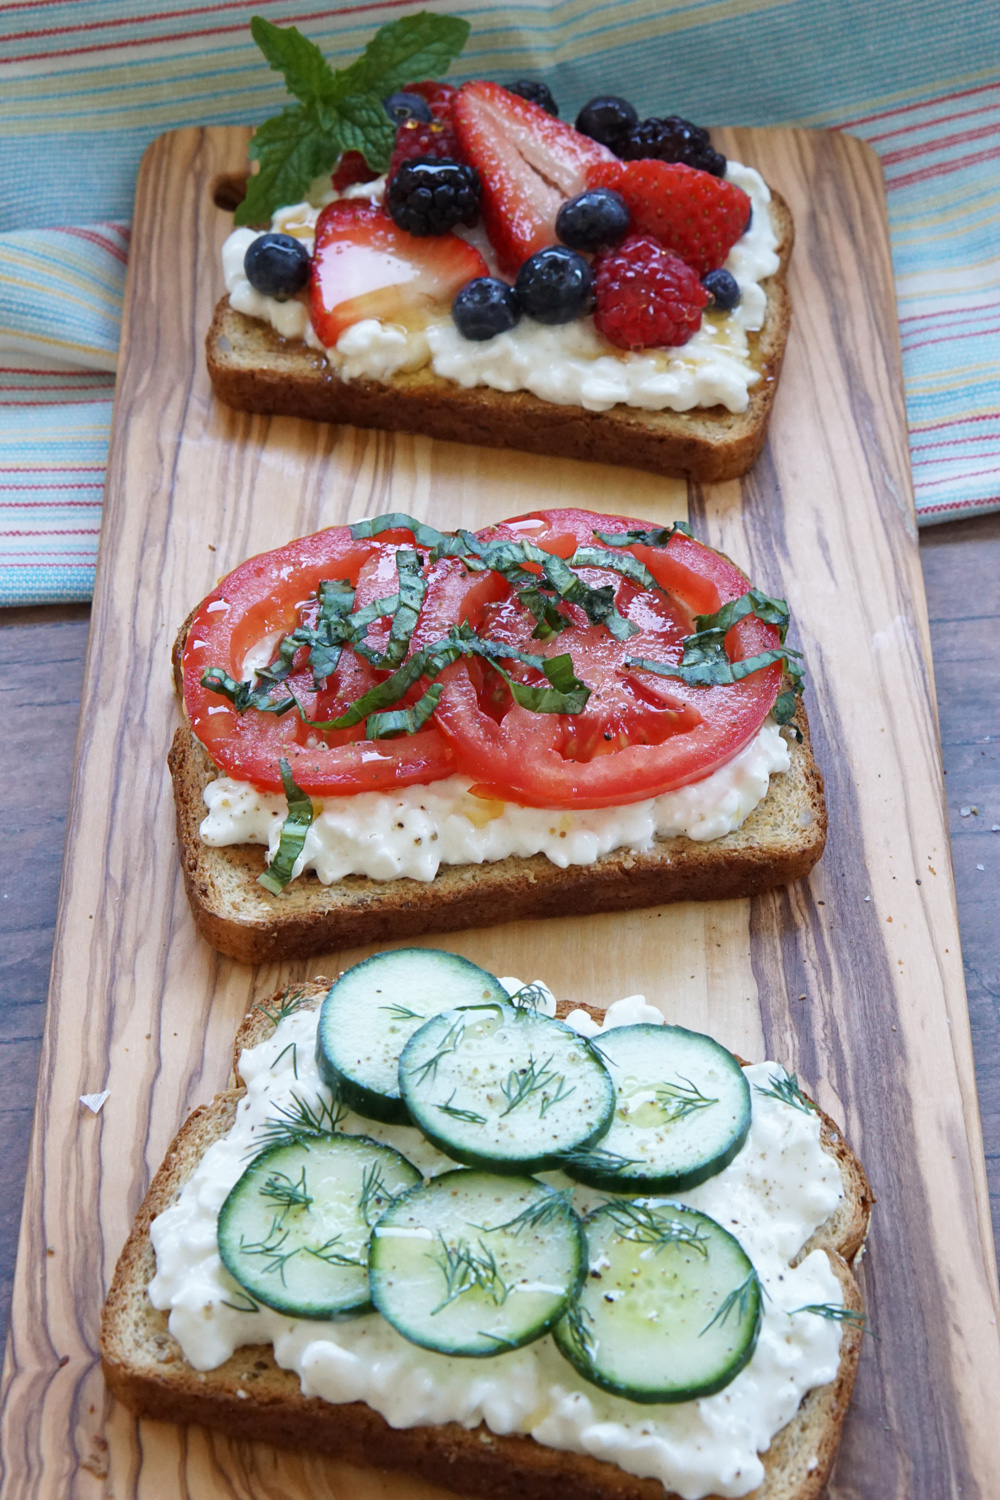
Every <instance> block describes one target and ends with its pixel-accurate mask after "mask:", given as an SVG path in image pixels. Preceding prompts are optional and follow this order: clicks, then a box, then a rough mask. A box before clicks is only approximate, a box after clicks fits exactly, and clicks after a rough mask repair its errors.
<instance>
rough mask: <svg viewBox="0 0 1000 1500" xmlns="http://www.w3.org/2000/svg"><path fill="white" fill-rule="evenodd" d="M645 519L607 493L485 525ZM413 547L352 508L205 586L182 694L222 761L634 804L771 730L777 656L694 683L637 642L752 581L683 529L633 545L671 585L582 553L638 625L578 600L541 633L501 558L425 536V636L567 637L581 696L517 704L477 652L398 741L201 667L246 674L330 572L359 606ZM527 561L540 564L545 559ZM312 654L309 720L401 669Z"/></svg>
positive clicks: (552, 536)
mask: <svg viewBox="0 0 1000 1500" xmlns="http://www.w3.org/2000/svg"><path fill="white" fill-rule="evenodd" d="M632 529H635V530H654V529H655V528H654V527H653V526H651V525H650V523H648V522H643V521H636V520H628V519H625V518H623V517H620V516H609V515H602V514H598V513H595V512H592V511H583V510H573V509H567V510H546V511H535V512H532V513H531V514H529V515H526V516H520V517H515V518H514V519H513V520H510V521H505V522H502V523H501V524H500V525H497V526H493V527H490V528H487V529H486V530H484V531H481V532H479V533H478V537H479V540H481V541H500V540H510V541H517V540H522V541H530V542H533V543H534V544H535V545H536V546H537V547H539V548H541V549H542V550H543V551H546V552H550V553H556V554H558V555H559V556H560V557H563V558H568V557H570V556H571V555H572V554H573V553H574V552H575V551H576V550H577V549H578V548H579V547H581V546H587V547H602V546H604V545H605V544H604V543H602V542H601V541H600V539H599V538H598V537H597V536H596V535H595V533H598V532H607V533H621V532H623V531H625V530H632ZM402 547H405V548H407V549H411V550H412V549H414V547H415V543H414V539H413V534H412V532H410V531H408V530H407V529H406V528H405V527H400V528H396V529H393V530H391V531H389V530H387V531H384V532H382V533H381V534H380V535H379V537H378V538H376V539H363V540H356V539H354V538H353V537H352V535H351V532H350V530H349V529H348V528H347V527H333V528H331V529H330V530H328V531H323V532H318V533H316V534H315V535H314V536H308V537H303V538H301V539H300V540H298V541H295V542H291V543H289V544H288V545H287V546H285V547H279V548H278V549H276V550H275V551H273V552H267V553H262V554H261V555H260V556H258V557H254V558H251V559H250V560H249V561H248V562H245V563H243V564H242V566H241V567H239V568H237V569H236V570H235V571H234V572H232V573H230V574H229V575H228V576H227V577H226V578H224V579H223V580H222V582H221V583H220V584H219V586H218V587H217V588H216V589H215V591H214V592H213V593H212V594H210V595H209V596H208V598H207V599H206V600H204V601H203V603H202V604H201V605H200V606H199V608H198V610H197V611H196V613H195V615H194V616H193V618H192V621H191V625H190V627H189V629H188V633H187V640H186V645H185V650H184V659H183V672H184V699H185V705H186V707H187V711H188V715H189V718H190V722H191V727H192V729H193V731H194V733H195V735H196V736H197V737H198V739H199V740H201V742H202V743H203V744H204V745H205V747H206V749H207V750H208V752H209V754H210V755H211V756H212V759H213V760H214V761H215V763H216V764H217V765H218V766H219V767H220V769H221V770H223V771H224V772H226V773H227V774H228V775H230V776H233V777H235V778H236V779H238V780H241V781H249V782H251V783H252V784H253V785H254V786H256V787H258V788H260V789H264V790H273V791H280V790H281V789H282V783H281V777H280V772H279V761H280V760H281V759H282V758H285V759H287V760H288V762H289V764H290V766H291V770H292V775H293V776H294V778H295V780H296V782H297V783H298V785H299V786H300V787H302V788H303V790H305V791H306V792H309V793H311V794H313V795H316V796H337V795H348V794H350V793H354V792H360V791H378V790H382V789H387V788H390V787H393V786H406V785H411V784H423V783H429V782H432V781H436V780H438V779H440V778H441V777H444V776H448V775H450V774H452V773H453V772H456V771H460V772H462V773H464V774H466V775H468V776H471V777H472V778H473V780H474V781H475V782H477V783H479V784H480V785H482V786H483V787H485V788H488V789H490V791H491V792H492V793H493V794H495V795H496V796H498V797H501V798H503V799H504V800H511V801H516V802H521V803H525V804H527V805H529V806H538V807H550V808H564V807H580V808H584V807H608V806H618V805H623V804H626V803H629V802H636V801H640V800H642V799H644V798H647V797H652V796H655V795H657V794H658V793H660V792H665V791H670V790H672V789H674V788H676V787H680V786H684V785H686V784H687V783H688V782H692V781H697V780H700V779H701V778H703V777H705V776H707V775H709V774H710V773H711V772H712V771H713V770H715V769H716V767H718V766H720V765H723V764H724V763H725V762H726V761H728V760H730V759H731V758H732V757H733V756H734V755H735V754H736V753H737V752H738V751H739V750H740V749H741V748H742V747H743V746H744V745H746V744H747V743H748V742H749V741H750V740H751V739H752V738H753V737H754V735H755V734H756V733H757V732H758V730H759V729H760V727H761V725H762V723H763V722H764V719H765V718H766V716H767V714H768V713H769V712H770V710H771V708H772V707H773V705H774V700H775V698H776V696H777V693H778V690H779V687H780V683H781V677H782V666H781V663H780V662H777V663H774V664H773V665H771V666H769V667H766V668H764V669H763V670H761V671H758V672H755V673H753V674H752V675H751V676H749V677H746V678H744V679H743V681H741V682H737V683H734V684H730V685H724V686H716V687H690V686H688V685H687V684H686V683H684V682H682V681H681V680H680V679H677V678H662V677H659V676H657V675H655V674H654V673H652V672H650V671H648V670H644V669H642V668H639V667H636V666H634V665H633V664H632V660H634V659H636V658H646V659H649V660H652V661H657V662H678V661H679V660H680V658H681V654H682V651H683V642H684V639H685V637H686V636H688V635H690V634H691V632H692V629H693V619H694V616H695V615H698V614H712V613H714V612H715V611H716V610H718V609H719V608H720V607H721V605H722V604H724V603H726V602H727V601H729V600H731V599H735V598H738V597H739V596H740V595H742V594H744V593H745V592H746V590H747V580H746V578H745V577H744V575H743V574H742V573H741V572H740V571H739V569H738V568H737V567H735V565H734V564H733V563H731V562H729V560H728V559H727V558H725V557H722V556H721V555H720V554H719V553H717V552H713V551H712V550H711V549H710V548H708V547H705V546H703V545H702V544H701V543H700V542H696V541H694V540H693V539H691V538H690V537H687V536H685V535H683V534H682V533H675V534H674V536H673V537H672V538H671V539H670V541H669V544H668V545H667V546H666V547H652V546H644V545H642V544H640V543H635V544H633V545H631V546H629V547H628V548H627V549H624V550H627V551H628V552H629V553H631V554H632V556H633V557H635V558H637V559H638V560H639V561H640V562H642V563H644V564H645V565H646V567H647V568H648V569H649V572H650V573H651V574H652V575H653V577H654V578H655V579H656V581H657V583H658V585H659V586H660V588H659V589H657V590H650V589H646V588H643V587H642V586H640V585H638V584H636V583H634V582H632V581H631V580H628V579H626V578H624V577H623V576H622V575H621V574H620V573H618V572H617V571H615V570H614V569H611V568H607V567H604V566H601V565H587V566H581V567H578V568H577V569H576V571H577V572H578V573H579V575H580V576H581V578H582V579H583V581H584V582H585V583H587V584H588V585H590V586H591V587H607V586H610V588H611V590H612V591H613V596H614V601H615V606H616V608H617V610H618V611H619V613H620V614H621V615H623V616H624V617H625V618H626V619H628V620H629V621H630V622H631V623H632V624H633V625H635V626H636V627H637V629H636V633H635V634H633V635H632V636H631V637H629V638H628V639H626V640H625V641H619V640H617V639H616V638H615V637H614V636H613V635H612V634H611V632H610V631H609V630H608V629H607V628H606V627H605V626H604V625H595V624H593V623H592V622H591V621H590V620H589V619H588V618H587V616H586V615H585V613H584V612H583V610H582V609H581V608H580V607H579V606H577V605H575V604H568V603H566V602H565V601H563V602H561V603H560V604H559V610H560V612H561V614H562V615H563V617H564V619H565V620H566V621H567V626H566V628H565V629H563V630H562V631H560V632H559V633H558V634H556V635H554V636H552V637H550V638H549V639H548V640H537V639H535V637H534V634H533V632H534V629H535V620H534V618H533V616H532V615H531V614H530V613H529V612H528V611H527V610H526V609H525V608H524V607H523V606H522V605H521V603H520V602H519V601H518V599H517V597H516V594H515V588H514V586H513V585H511V584H510V583H508V582H507V580H506V579H505V578H504V577H503V576H502V575H501V574H500V573H497V572H492V571H474V570H473V569H470V568H468V567H466V565H465V563H464V562H463V561H462V560H461V559H460V558H455V557H444V558H442V559H440V560H439V561H437V562H435V563H433V564H431V565H428V564H427V561H426V558H427V552H426V548H420V547H417V548H416V550H417V551H418V552H419V553H420V555H421V556H422V557H423V558H424V559H425V581H426V592H425V596H424V602H423V606H422V608H421V611H420V616H419V619H418V620H417V623H416V626H415V629H414V631H413V634H412V637H411V641H410V647H409V649H410V651H411V652H412V651H416V650H418V649H419V648H420V647H422V646H425V645H429V644H432V643H434V642H437V641H440V640H441V639H442V638H443V637H445V636H447V634H448V631H449V629H450V628H451V626H452V625H455V624H459V623H462V622H468V623H469V624H471V625H472V626H473V628H474V629H475V630H476V631H477V633H478V634H479V636H480V638H481V639H489V640H490V641H492V642H494V643H496V642H499V643H501V644H504V645H507V646H509V647H510V649H511V650H512V651H514V652H520V653H527V654H530V655H533V656H536V657H537V656H549V657H551V656H561V655H563V654H565V653H567V652H568V653H569V654H570V656H571V658H572V662H573V667H574V670H575V672H576V675H577V677H579V678H580V679H582V681H584V682H585V683H586V684H587V686H588V687H589V688H590V690H591V692H590V698H589V701H588V702H587V704H586V706H585V707H584V709H583V710H582V712H580V713H578V714H572V715H571V714H552V713H536V712H533V711H531V710H529V709H526V708H523V707H520V706H519V705H518V704H517V703H516V702H515V701H514V699H513V697H512V695H511V691H510V687H509V686H508V683H507V681H506V680H505V678H504V676H503V675H502V674H501V673H500V672H498V671H497V670H496V668H495V667H494V666H493V665H492V664H491V663H490V662H488V661H486V660H484V659H483V658H482V657H479V656H473V657H471V658H464V659H462V660H460V661H457V662H455V663H454V664H453V665H451V666H449V667H447V668H446V669H445V671H444V673H443V674H442V677H441V682H442V685H443V692H442V696H441V698H440V701H439V703H438V706H437V710H436V712H435V714H434V715H433V716H432V718H431V719H430V720H429V721H428V722H427V723H426V724H425V725H424V727H423V728H421V729H420V730H419V731H418V732H417V733H415V734H412V735H400V736H399V737H398V738H395V739H389V740H376V741H371V740H368V739H367V738H366V737H365V726H364V724H358V725H356V726H354V727H353V728H350V729H346V730H339V731H334V730H322V729H317V728H316V727H315V726H314V725H313V724H309V723H306V722H304V721H303V717H300V715H299V714H298V713H297V712H296V711H295V710H294V709H293V710H290V711H289V712H287V713H286V714H284V715H282V716H281V717H278V716H277V715H275V714H271V713H265V712H262V711H260V710H259V709H255V708H249V709H246V710H244V711H242V712H237V711H236V709H235V708H234V707H233V706H232V704H231V703H230V702H229V700H228V699H227V698H225V697H224V696H223V695H222V694H220V693H217V692H213V691H212V690H211V689H210V688H206V687H204V686H202V682H201V678H202V675H203V673H204V672H205V670H206V669H207V668H209V667H215V668H221V669H222V670H224V671H225V672H226V673H227V674H228V675H229V676H230V677H232V678H234V679H236V680H237V681H240V680H243V679H244V678H245V677H248V676H249V675H250V669H251V668H252V667H257V668H260V667H262V666H265V665H267V664H268V663H269V662H270V661H271V660H272V659H273V656H274V653H275V651H276V649H277V645H278V642H279V641H280V639H281V638H282V637H283V636H285V635H287V634H288V633H289V632H290V631H292V630H294V629H295V628H296V627H297V626H298V625H301V624H311V623H313V622H314V620H315V618H316V614H317V611H318V603H317V598H316V596H317V590H318V588H319V584H320V583H321V582H322V581H324V580H337V579H345V580H347V581H349V582H350V583H351V584H352V585H353V586H354V589H355V608H360V607H361V606H363V605H365V604H367V603H369V602H370V601H371V600H373V599H376V598H380V597H385V596H387V595H390V594H392V593H394V592H395V591H396V589H397V586H398V573H397V562H396V554H397V553H398V551H399V550H400V548H402ZM526 566H527V567H528V569H529V571H532V570H533V571H536V572H540V569H539V567H538V565H537V564H531V563H528V564H527V565H526ZM388 632H389V621H388V619H385V620H382V621H377V622H375V623H374V624H373V625H372V626H371V628H370V629H369V632H368V637H367V640H368V645H369V647H371V648H373V649H374V650H375V651H380V650H383V649H384V647H385V644H386V642H387V638H388ZM777 644H778V631H777V629H776V627H774V626H771V625H765V624H764V623H763V622H762V621H760V620H758V619H757V618H756V617H755V616H752V615H751V616H748V617H747V618H745V619H743V620H741V621H739V623H738V624H736V625H735V626H734V627H733V628H732V630H730V632H729V633H728V635H727V637H726V650H727V652H728V654H729V656H730V658H731V659H732V660H734V661H735V660H739V659H742V658H745V657H747V656H751V655H756V654H757V653H758V652H761V651H766V650H769V649H771V648H773V647H774V646H776V645H777ZM306 658H307V651H306V649H305V648H304V647H303V648H302V649H301V650H300V652H299V653H298V655H297V657H296V658H295V659H294V661H293V664H292V672H291V674H290V676H289V677H288V678H287V686H288V688H289V690H290V691H291V692H293V693H294V695H295V697H296V699H297V700H298V702H299V704H300V705H301V708H302V712H303V715H304V717H305V719H311V720H317V721H321V722H322V721H325V720H329V719H333V718H336V717H338V716H339V715H341V714H342V713H343V712H344V710H345V709H347V708H348V707H349V706H350V705H351V704H353V703H355V702H356V701H357V699H358V698H360V697H361V695H362V694H363V693H365V692H366V691H367V690H368V689H369V688H371V687H372V686H374V685H375V684H376V683H377V682H379V681H381V680H383V679H384V678H385V677H386V676H387V675H388V669H386V668H377V667H374V666H373V665H372V664H371V663H370V662H369V661H368V660H367V659H366V657H364V656H362V655H360V654H358V653H356V652H354V651H352V650H350V649H348V648H345V649H344V650H343V651H342V653H341V656H340V659H339V662H338V665H337V667H336V670H335V671H334V673H333V674H332V675H331V677H330V678H328V679H327V681H326V682H325V683H324V684H323V686H322V687H321V688H320V689H319V690H317V689H316V687H315V686H314V683H313V677H312V671H311V668H310V667H309V665H308V663H307V659H306ZM503 666H504V669H505V671H506V672H507V673H508V675H509V676H510V677H514V678H517V679H520V680H521V681H522V682H525V683H532V684H534V683H538V684H541V685H545V679H544V677H543V674H542V673H541V672H540V670H539V669H538V668H537V667H533V666H530V665H528V664H526V663H523V662H519V661H517V659H516V658H515V657H511V658H508V659H506V660H504V662H503ZM425 687H426V683H425V682H418V683H416V684H414V685H413V686H412V687H411V689H410V691H409V692H408V694H407V695H406V697H405V698H404V699H402V700H401V703H400V704H399V705H398V706H400V707H405V706H406V705H409V704H412V703H414V702H415V701H416V700H417V699H418V698H419V697H420V696H421V693H422V692H423V690H424V688H425Z"/></svg>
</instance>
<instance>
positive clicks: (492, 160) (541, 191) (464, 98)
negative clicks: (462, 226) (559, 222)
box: [451, 83, 618, 275]
mask: <svg viewBox="0 0 1000 1500" xmlns="http://www.w3.org/2000/svg"><path fill="white" fill-rule="evenodd" d="M451 112H452V119H453V121H454V124H455V131H456V133H457V135H458V140H459V144H460V146H461V147H462V152H463V155H464V158H465V160H466V161H467V162H468V163H469V164H470V165H471V166H473V167H475V168H476V170H477V171H478V173H479V177H480V181H481V182H482V188H483V194H482V215H483V224H484V225H485V227H486V233H487V234H488V235H489V238H490V244H491V245H492V246H493V248H494V250H495V251H496V253H497V259H498V260H499V262H500V269H501V270H502V271H505V272H506V273H507V274H508V275H514V274H516V272H517V271H518V269H519V268H520V266H521V265H522V264H523V262H524V261H526V260H527V258H528V256H529V255H534V253H535V251H536V250H541V249H543V247H544V246H546V245H554V244H555V243H556V214H557V213H558V212H559V209H560V208H561V207H562V204H563V203H564V202H565V200H566V199H567V198H574V197H575V196H576V195H577V193H582V192H583V190H584V188H585V187H586V185H587V173H588V171H594V170H597V169H599V168H601V167H604V166H606V165H610V166H615V165H617V164H618V163H617V157H615V156H613V155H612V153H611V152H610V151H609V150H608V149H607V147H606V146H602V145H600V144H599V143H598V142H597V141H592V140H591V139H590V137H589V136H586V135H581V134H580V132H579V131H577V130H574V129H573V127H572V125H567V124H566V123H565V121H563V120H557V119H555V118H554V116H552V115H549V114H546V112H545V110H544V109H541V108H540V107H539V106H538V105H537V104H532V103H530V101H529V100H527V99H522V98H520V96H519V95H517V94H510V93H508V92H507V90H506V89H503V88H501V87H500V85H499V84H498V83H466V84H463V86H462V87H461V88H460V89H459V91H458V93H457V94H456V95H455V98H454V99H453V101H452V107H451Z"/></svg>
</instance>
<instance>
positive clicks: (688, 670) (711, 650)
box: [628, 589, 803, 739]
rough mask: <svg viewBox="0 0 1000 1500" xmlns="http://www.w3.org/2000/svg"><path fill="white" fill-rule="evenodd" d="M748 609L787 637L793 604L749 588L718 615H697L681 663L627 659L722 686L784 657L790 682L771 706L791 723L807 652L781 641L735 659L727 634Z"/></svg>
mask: <svg viewBox="0 0 1000 1500" xmlns="http://www.w3.org/2000/svg"><path fill="white" fill-rule="evenodd" d="M748 615H756V617H757V618H758V619H759V620H763V621H764V623H765V624H766V625H776V626H777V627H778V635H779V639H780V640H782V641H784V639H785V635H786V633H787V631H788V605H787V604H786V603H785V601H784V599H772V598H771V596H770V595H769V594H763V593H761V592H760V590H759V589H749V590H748V591H747V592H746V593H745V594H741V595H740V596H739V598H738V599H730V600H729V602H728V603H726V604H724V605H723V606H722V608H721V609H719V610H716V612H715V614H714V615H696V616H695V622H694V623H695V625H696V626H697V627H698V629H697V630H696V631H695V633H694V634H693V635H689V636H686V637H685V639H684V641H683V652H682V655H681V659H680V661H679V662H678V663H676V665H671V664H670V663H668V662H661V661H648V660H646V659H645V658H642V657H630V658H629V660H628V665H629V666H630V667H638V668H639V669H640V670H641V671H644V672H654V673H655V674H656V676H657V677H675V678H680V680H681V681H682V682H686V683H687V684H688V686H689V687H718V686H720V685H722V686H727V685H729V684H732V683H734V682H741V681H742V680H743V678H745V677H749V676H751V675H752V673H754V672H760V671H762V670H763V668H764V667H769V666H771V665H772V664H773V663H774V662H776V661H783V662H784V663H785V669H786V671H787V673H788V676H789V678H790V680H791V687H790V688H788V689H786V690H785V691H784V692H782V693H779V694H778V697H777V698H776V699H775V703H774V707H773V709H772V710H771V711H772V713H773V714H774V717H775V719H776V720H777V722H778V723H779V724H787V723H788V722H789V721H790V720H791V719H792V718H793V717H794V714H795V695H796V694H797V693H800V692H801V691H802V686H803V677H802V669H801V667H799V666H798V665H797V663H798V662H799V661H801V659H802V653H801V651H792V650H790V649H789V648H788V647H787V646H784V645H782V646H780V647H776V648H775V649H774V650H772V651H761V652H760V653H759V654H758V655H757V656H748V657H745V658H744V659H743V661H730V659H729V657H728V656H727V655H726V647H725V640H726V636H727V634H728V633H729V631H730V630H731V629H732V628H733V626H734V625H735V624H737V623H738V622H739V621H740V620H745V619H746V617H747V616H748ZM794 732H795V734H796V735H797V736H798V738H799V739H801V738H802V736H801V734H800V733H799V731H798V730H795V731H794Z"/></svg>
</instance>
